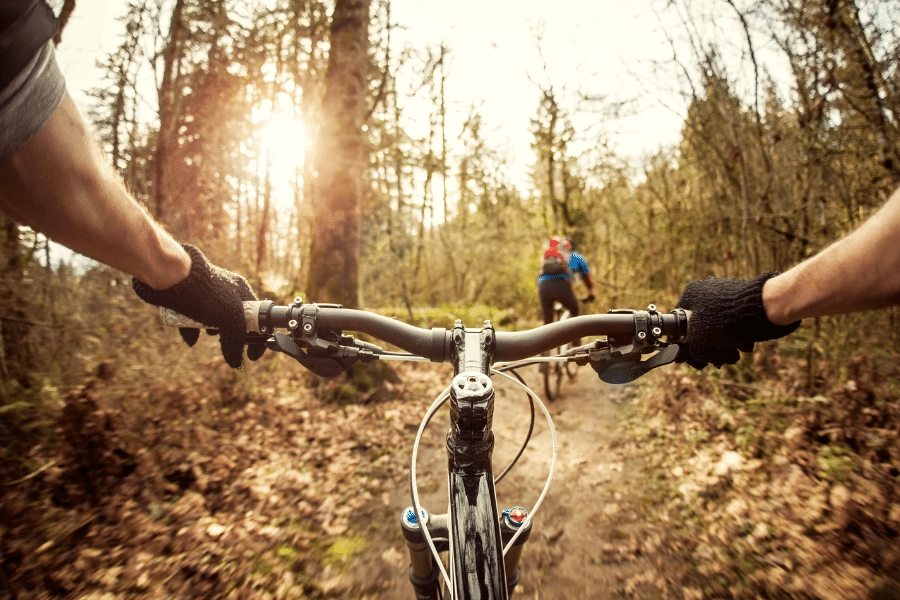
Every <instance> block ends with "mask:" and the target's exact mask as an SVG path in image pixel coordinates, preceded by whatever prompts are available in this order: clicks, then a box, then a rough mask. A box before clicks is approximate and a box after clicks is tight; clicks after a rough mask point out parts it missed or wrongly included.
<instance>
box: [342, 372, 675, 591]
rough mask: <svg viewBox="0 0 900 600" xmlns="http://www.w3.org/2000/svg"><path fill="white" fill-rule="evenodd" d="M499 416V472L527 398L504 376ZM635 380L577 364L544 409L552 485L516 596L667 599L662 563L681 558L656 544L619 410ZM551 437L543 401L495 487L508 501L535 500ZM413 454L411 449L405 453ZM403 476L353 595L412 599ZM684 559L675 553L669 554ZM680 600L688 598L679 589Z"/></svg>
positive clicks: (440, 496) (427, 473)
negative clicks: (615, 382) (611, 377)
mask: <svg viewBox="0 0 900 600" xmlns="http://www.w3.org/2000/svg"><path fill="white" fill-rule="evenodd" d="M522 375H523V376H525V378H526V381H527V382H528V383H529V385H531V386H532V387H533V389H536V390H540V389H541V388H540V386H539V379H538V372H537V369H536V368H529V369H525V370H523V371H522ZM498 380H499V378H497V377H495V384H496V385H497V388H498V397H497V403H496V409H495V413H494V432H495V435H496V438H497V446H496V449H495V453H494V465H495V471H496V472H500V470H502V469H503V468H504V467H505V466H506V464H508V462H509V460H510V459H511V458H512V457H513V456H514V455H515V453H516V452H517V451H518V448H519V446H520V445H521V442H522V440H523V439H524V437H525V435H526V433H527V430H528V422H529V409H528V403H527V399H526V398H525V394H524V393H523V392H521V391H519V390H518V389H517V388H515V387H514V385H513V384H511V383H507V382H498ZM632 393H633V388H630V387H629V386H610V385H607V384H604V383H602V382H600V381H599V380H598V379H597V377H596V376H595V375H594V374H593V372H592V371H591V370H590V369H587V368H582V369H581V370H580V372H579V375H578V377H577V378H576V379H575V381H574V382H571V383H569V384H568V385H566V386H565V387H564V389H563V395H562V398H561V399H559V400H557V401H556V402H554V403H552V404H550V405H549V409H550V413H551V415H552V417H553V421H554V424H555V426H556V432H557V440H558V459H557V465H556V471H555V474H554V479H553V483H552V485H551V488H550V492H549V493H548V495H547V497H546V498H545V500H544V503H543V504H542V506H541V507H540V509H539V511H538V514H537V516H536V519H535V530H534V531H533V533H532V536H531V540H530V541H529V542H528V543H527V545H526V546H525V550H524V553H523V557H522V565H521V567H522V578H521V581H520V583H519V585H518V587H517V588H516V593H515V595H514V597H517V598H527V599H529V600H531V599H535V600H537V599H540V598H567V599H571V600H576V599H581V598H585V599H587V598H591V599H597V598H625V597H636V598H661V597H670V596H672V594H671V593H667V587H668V584H667V583H666V581H667V580H668V581H671V578H670V577H667V576H666V575H667V569H668V568H669V567H670V566H674V564H672V563H673V561H674V559H673V558H671V557H668V556H666V555H665V553H664V548H661V543H660V542H659V538H658V536H656V535H654V533H653V526H652V525H651V524H648V523H647V522H646V521H645V519H646V518H647V517H648V516H650V515H653V514H654V507H653V505H652V504H653V500H652V498H653V496H652V494H650V493H649V492H648V484H647V482H646V476H645V475H644V474H643V472H642V462H641V460H640V459H639V458H638V457H637V454H636V452H635V447H634V445H633V443H632V442H630V441H629V438H628V435H627V432H625V431H623V429H622V427H621V426H620V422H619V418H618V416H617V415H618V412H619V411H620V410H621V406H622V405H623V403H625V402H627V400H628V399H629V398H630V397H631V395H632ZM447 421H448V416H447V412H446V408H445V409H443V410H442V412H439V413H438V415H437V416H436V417H435V420H434V422H433V425H432V426H431V427H430V430H429V431H428V432H426V433H427V434H428V435H427V436H426V437H427V439H426V441H425V443H424V445H423V447H422V449H421V450H420V463H419V467H418V468H419V470H420V471H421V474H420V477H419V492H420V495H421V496H422V499H423V502H424V505H425V507H426V508H428V509H429V510H431V511H432V512H445V511H446V506H447V495H446V483H445V479H444V477H445V473H446V451H445V449H444V435H445V433H446V429H447V427H446V423H447ZM550 448H551V439H550V435H549V431H548V428H547V425H546V421H545V420H544V418H543V415H542V413H541V412H540V410H539V409H536V424H535V432H534V434H533V436H532V440H531V443H530V444H529V447H528V449H527V450H526V451H525V453H524V454H523V456H522V458H521V459H520V460H519V463H518V464H517V465H516V467H515V468H514V469H513V470H512V471H511V472H510V473H509V474H508V475H507V477H506V478H505V479H504V480H503V481H501V482H500V483H499V484H498V487H497V496H498V502H499V504H500V506H501V507H509V506H513V505H517V504H520V505H522V506H525V507H527V508H529V509H530V508H531V507H532V506H533V504H534V502H535V501H536V500H537V498H538V495H539V494H540V491H541V489H542V487H543V485H544V481H545V479H546V476H547V472H548V469H549V458H550ZM408 454H409V453H407V456H408ZM409 503H410V501H409V492H408V489H407V483H406V482H405V481H402V482H398V484H397V488H396V489H395V490H394V491H393V492H391V493H390V506H389V507H387V508H386V509H385V510H384V511H383V512H379V513H378V514H377V515H373V519H372V523H371V526H370V527H369V533H368V534H367V535H366V537H367V538H368V541H369V544H368V549H367V551H366V552H364V555H365V556H361V557H360V562H358V563H357V565H356V568H355V570H354V571H353V572H352V573H351V574H350V575H351V577H352V578H353V580H354V582H355V583H354V584H353V585H352V587H351V588H350V590H348V592H347V594H346V597H348V598H391V599H404V598H412V597H413V592H412V589H411V587H410V586H409V583H408V581H407V580H406V568H407V566H408V556H407V554H406V548H405V546H404V545H403V541H402V538H401V536H400V534H399V531H398V529H399V527H398V525H397V523H398V521H399V516H400V513H401V511H402V510H403V508H404V507H406V506H407V505H409ZM674 562H677V561H674ZM675 596H677V597H681V594H675Z"/></svg>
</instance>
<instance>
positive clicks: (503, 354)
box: [160, 300, 690, 362]
mask: <svg viewBox="0 0 900 600" xmlns="http://www.w3.org/2000/svg"><path fill="white" fill-rule="evenodd" d="M160 310H161V314H162V317H163V322H164V323H165V324H166V325H168V326H171V327H194V328H204V326H203V325H202V324H200V323H197V322H196V321H192V320H191V319H187V318H186V317H184V316H182V315H180V314H178V313H176V312H174V311H171V310H169V309H160ZM244 317H245V320H246V322H247V331H248V333H257V334H262V335H266V336H268V335H271V334H273V333H274V331H275V330H277V329H287V330H289V331H290V332H291V333H292V335H293V337H304V338H310V337H316V336H318V337H321V336H322V332H331V333H338V334H339V333H340V332H343V331H355V332H359V333H364V334H367V335H370V336H372V337H374V338H377V339H379V340H381V341H384V342H387V343H389V344H392V345H394V346H397V347H398V348H402V349H403V350H405V351H406V352H409V353H411V354H414V355H416V356H420V357H423V358H426V359H428V360H430V361H432V362H444V361H446V360H448V359H449V357H450V344H451V333H452V332H451V331H449V330H447V329H444V328H440V327H435V328H432V329H430V330H429V329H425V328H422V327H416V326H414V325H409V324H407V323H404V322H402V321H397V320H396V319H392V318H390V317H385V316H382V315H378V314H375V313H371V312H368V311H364V310H356V309H349V308H342V307H340V306H339V305H334V304H303V303H301V302H295V303H294V304H292V305H288V306H276V305H275V304H273V303H272V302H270V301H268V300H264V301H254V302H245V303H244ZM689 317H690V312H689V311H684V310H681V309H676V310H675V311H674V312H672V313H659V312H657V311H656V307H655V306H653V305H652V304H651V305H650V307H649V308H648V310H647V311H632V310H618V311H612V312H610V313H607V314H594V315H582V316H579V317H573V318H570V319H566V320H565V321H560V322H555V323H550V324H547V325H542V326H540V327H536V328H534V329H531V330H528V331H519V332H505V331H498V332H496V346H495V352H494V360H495V361H497V362H505V361H514V360H522V359H526V358H530V357H533V356H537V355H539V354H541V353H542V352H546V351H548V350H551V349H553V348H556V347H558V346H560V345H562V344H565V343H568V342H571V341H572V340H574V339H578V338H581V337H588V336H607V337H610V338H614V337H617V336H623V337H624V336H627V337H628V338H629V339H630V338H631V337H632V336H636V337H637V338H638V339H641V340H644V339H647V338H649V339H654V340H655V339H658V338H660V337H662V336H667V337H668V339H669V341H670V342H674V343H677V342H680V341H683V340H684V339H686V337H687V330H688V321H689ZM457 326H459V322H457ZM357 344H360V343H359V342H357Z"/></svg>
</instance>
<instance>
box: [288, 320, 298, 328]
mask: <svg viewBox="0 0 900 600" xmlns="http://www.w3.org/2000/svg"><path fill="white" fill-rule="evenodd" d="M288 329H297V319H291V320H290V321H288Z"/></svg>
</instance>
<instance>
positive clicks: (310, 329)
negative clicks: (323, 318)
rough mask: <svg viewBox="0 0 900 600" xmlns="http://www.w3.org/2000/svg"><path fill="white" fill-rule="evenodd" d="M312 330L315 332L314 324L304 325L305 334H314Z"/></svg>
mask: <svg viewBox="0 0 900 600" xmlns="http://www.w3.org/2000/svg"><path fill="white" fill-rule="evenodd" d="M312 330H313V324H312V323H305V324H304V325H303V332H304V333H312Z"/></svg>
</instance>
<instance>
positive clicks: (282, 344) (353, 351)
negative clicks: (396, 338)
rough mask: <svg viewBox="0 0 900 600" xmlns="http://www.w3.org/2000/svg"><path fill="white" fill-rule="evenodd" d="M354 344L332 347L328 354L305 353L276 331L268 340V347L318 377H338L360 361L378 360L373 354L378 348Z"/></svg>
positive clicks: (356, 342) (286, 336) (362, 343)
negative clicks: (291, 359)
mask: <svg viewBox="0 0 900 600" xmlns="http://www.w3.org/2000/svg"><path fill="white" fill-rule="evenodd" d="M342 337H350V336H342ZM353 342H355V345H354V346H344V345H336V346H332V347H331V348H330V351H329V353H328V354H320V353H313V352H304V351H303V348H302V347H301V346H300V344H298V343H297V342H295V341H294V340H293V339H292V338H291V337H290V336H289V335H286V334H284V333H282V332H280V331H276V332H275V333H274V334H273V335H272V337H270V338H269V339H268V341H267V343H266V346H267V347H268V348H269V349H270V350H274V351H275V352H282V353H284V354H287V355H288V356H290V357H291V358H293V359H294V360H296V361H297V362H298V363H300V364H301V365H303V366H304V367H306V368H307V369H309V370H310V371H312V372H313V373H315V374H316V375H319V376H321V377H337V376H338V375H340V374H341V373H344V372H346V371H347V370H349V369H350V367H352V366H353V365H354V364H356V362H358V361H362V362H364V363H368V362H372V361H373V360H375V359H376V358H378V356H377V354H376V353H375V352H373V349H377V348H378V346H375V345H374V344H367V343H366V342H360V341H359V340H353Z"/></svg>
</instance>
